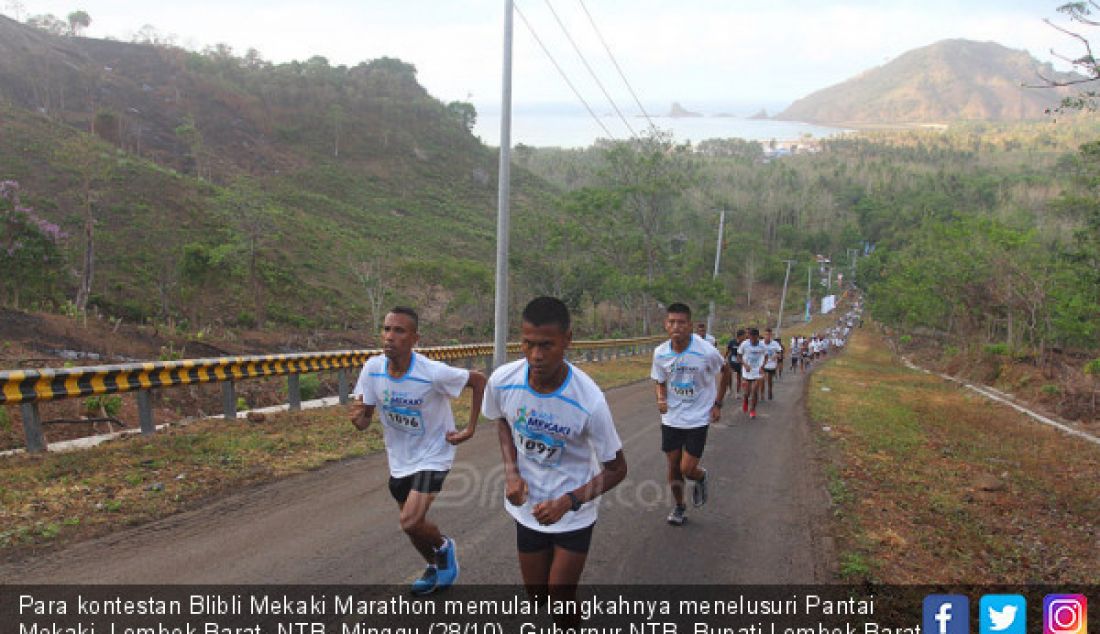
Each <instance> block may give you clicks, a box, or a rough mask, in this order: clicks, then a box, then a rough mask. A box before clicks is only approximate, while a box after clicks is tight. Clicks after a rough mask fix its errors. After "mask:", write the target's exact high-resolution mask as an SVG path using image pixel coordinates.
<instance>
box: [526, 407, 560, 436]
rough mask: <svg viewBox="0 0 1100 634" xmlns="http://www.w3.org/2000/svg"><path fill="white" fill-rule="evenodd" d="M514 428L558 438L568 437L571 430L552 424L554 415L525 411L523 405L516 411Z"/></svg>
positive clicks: (532, 410)
mask: <svg viewBox="0 0 1100 634" xmlns="http://www.w3.org/2000/svg"><path fill="white" fill-rule="evenodd" d="M515 424H516V426H517V427H521V428H523V429H526V430H529V431H531V432H547V433H551V434H557V435H559V436H568V435H570V434H572V433H573V430H572V429H571V428H570V427H568V426H566V425H560V424H558V423H555V422H554V415H553V414H551V413H550V412H540V411H538V410H535V409H530V410H529V409H527V406H526V405H524V406H522V407H520V408H518V409H517V410H516V423H515Z"/></svg>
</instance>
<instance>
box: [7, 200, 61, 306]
mask: <svg viewBox="0 0 1100 634" xmlns="http://www.w3.org/2000/svg"><path fill="white" fill-rule="evenodd" d="M67 237H68V235H67V234H66V233H65V232H64V231H62V229H61V227H60V226H58V225H56V224H54V223H52V222H50V221H49V220H46V219H45V218H43V217H41V216H39V215H38V214H37V213H35V211H34V209H32V208H31V207H29V206H27V205H24V204H23V203H22V201H21V199H20V188H19V183H18V182H17V181H14V180H0V270H2V271H4V275H3V276H0V290H2V294H0V301H2V302H4V303H5V304H8V305H13V306H16V307H18V305H19V303H20V300H25V301H30V302H33V303H36V304H43V303H51V302H53V301H54V300H55V299H56V298H55V297H54V293H55V288H54V287H55V286H56V281H57V278H58V277H59V273H60V271H61V268H62V261H63V258H62V253H61V242H62V241H63V240H64V239H65V238H67Z"/></svg>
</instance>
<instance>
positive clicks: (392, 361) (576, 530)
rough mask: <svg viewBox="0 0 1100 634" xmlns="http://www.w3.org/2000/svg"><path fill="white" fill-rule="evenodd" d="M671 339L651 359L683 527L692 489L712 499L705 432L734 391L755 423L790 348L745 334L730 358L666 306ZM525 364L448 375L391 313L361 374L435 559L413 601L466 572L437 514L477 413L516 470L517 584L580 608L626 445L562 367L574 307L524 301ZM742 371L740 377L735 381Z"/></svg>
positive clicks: (767, 336) (606, 412) (360, 416)
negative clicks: (457, 407) (466, 395)
mask: <svg viewBox="0 0 1100 634" xmlns="http://www.w3.org/2000/svg"><path fill="white" fill-rule="evenodd" d="M664 326H665V331H666V332H667V334H668V336H669V338H668V340H667V341H665V342H664V343H662V344H661V345H659V346H657V348H656V349H655V350H654V351H653V360H652V364H651V370H650V377H651V378H652V379H653V381H654V385H655V393H656V410H657V412H658V413H659V415H660V419H661V450H662V451H663V452H664V453H665V456H666V462H667V480H668V485H669V489H670V492H671V494H672V498H673V500H674V505H673V508H672V511H671V512H670V513H669V515H668V518H667V521H668V523H669V524H672V525H674V526H681V525H683V524H684V522H685V521H686V511H687V505H686V504H685V487H686V483H687V481H688V480H690V481H691V482H692V485H693V486H692V490H691V501H692V505H693V506H695V507H701V506H703V505H704V504H706V502H707V498H708V482H709V480H708V476H707V470H706V469H705V468H703V466H702V465H701V460H702V457H703V451H704V448H705V445H706V439H707V431H708V428H709V426H710V424H711V423H713V422H716V421H717V420H718V419H719V418H720V416H721V412H722V404H723V400H724V399H725V396H726V394H727V392H728V391H729V390H730V388H731V386H733V385H735V386H736V387H735V391H736V392H739V393H741V394H742V395H743V396H742V398H743V402H742V409H743V411H745V412H747V413H748V414H749V416H750V417H751V418H755V417H756V406H757V401H758V400H760V399H762V398H763V390H764V388H765V386H766V388H767V398H768V399H769V400H770V399H771V398H772V380H773V377H774V376H775V374H776V373H781V372H782V359H783V353H784V350H783V346H782V345H781V344H780V343H779V342H778V341H777V340H775V339H773V338H772V331H771V329H770V328H769V329H765V331H764V336H763V339H761V337H760V332H759V331H758V330H757V329H755V328H753V329H749V330H748V331H747V332H745V331H739V332H738V335H737V337H735V340H734V341H735V342H736V346H735V345H734V342H731V344H730V348H729V349H730V350H731V351H733V350H736V354H733V353H732V352H731V354H730V356H729V357H728V358H724V357H723V355H722V354H721V353H720V352H719V351H718V348H717V347H715V345H714V343H713V337H711V338H710V339H708V338H706V337H707V333H706V327H705V325H704V326H703V328H702V332H701V333H700V335H701V336H700V335H696V334H693V332H692V330H693V322H692V318H691V309H690V308H689V307H688V306H687V305H685V304H682V303H674V304H671V305H670V306H668V308H667V315H666V319H665V323H664ZM520 332H521V349H522V354H523V357H522V358H521V359H519V360H517V361H513V362H510V363H506V364H504V365H502V366H500V367H498V368H497V369H496V370H495V371H494V372H493V373H492V375H491V376H490V377H488V378H486V377H485V375H483V374H482V373H480V372H478V371H476V370H465V369H459V368H454V367H451V366H449V365H447V364H445V363H442V362H439V361H434V360H431V359H428V358H427V357H424V356H422V355H420V354H418V353H416V352H415V351H414V348H415V346H416V344H417V343H418V341H419V338H420V336H419V318H418V316H417V314H416V312H415V311H414V310H413V309H411V308H407V307H396V308H393V309H392V310H390V311H389V313H387V314H386V316H385V319H384V321H383V327H382V352H383V354H382V355H380V356H376V357H372V358H371V359H369V360H368V361H367V363H366V364H365V365H364V367H363V370H362V372H361V373H360V376H359V379H358V381H357V383H356V387H355V390H354V396H355V397H356V403H355V405H354V410H353V417H352V423H353V424H354V425H355V427H356V428H358V429H360V430H366V429H367V428H368V427H369V426H370V424H371V422H372V419H373V418H374V414H375V412H376V411H377V412H378V418H379V421H380V423H381V427H382V435H383V439H384V441H385V447H386V455H387V459H388V461H389V468H390V480H389V490H390V493H391V495H392V496H393V498H394V500H395V502H396V503H397V506H398V509H399V520H400V526H401V529H402V531H404V532H405V534H406V535H407V536H408V538H409V540H410V541H411V542H412V545H413V547H414V548H415V549H416V550H417V552H418V553H419V554H420V555H421V556H422V557H423V559H424V560H425V564H426V565H425V568H424V571H423V572H422V574H421V575H420V577H419V578H417V579H416V580H415V581H414V582H413V584H412V592H413V593H414V594H416V595H425V594H429V593H432V592H435V591H438V590H441V589H444V588H446V587H448V586H450V585H452V584H453V583H454V582H455V580H456V579H457V578H458V575H459V562H458V556H457V545H456V543H455V540H454V538H453V537H452V536H447V535H444V534H443V533H442V532H441V531H440V529H439V527H438V526H437V525H436V524H434V523H433V522H431V521H430V520H429V519H428V518H427V514H428V511H429V509H430V507H431V505H432V502H433V501H434V500H435V497H436V495H437V494H438V493H439V492H440V491H441V490H442V488H443V483H444V481H445V479H446V477H447V474H448V472H449V470H450V468H451V465H452V463H453V462H454V457H455V446H456V445H459V444H461V443H463V442H465V441H467V440H469V439H470V438H471V437H472V436H473V435H474V433H475V430H476V428H477V422H478V416H479V414H481V415H484V416H485V417H486V418H488V419H489V420H491V421H493V422H494V423H495V425H496V429H497V438H498V441H499V444H500V449H501V456H502V461H503V464H504V472H505V487H504V491H503V494H504V497H505V500H506V502H507V503H506V504H505V508H506V510H507V512H508V514H509V515H510V516H511V517H512V519H513V520H514V523H515V531H516V550H517V557H518V560H519V567H520V574H521V576H522V578H523V583H524V585H525V587H526V588H527V591H528V593H529V594H531V595H532V596H542V595H545V594H547V593H549V594H551V595H553V596H555V597H557V598H570V597H571V596H572V594H573V593H575V589H576V585H577V583H578V582H579V580H580V576H581V573H582V572H583V569H584V565H585V561H586V559H587V554H588V549H589V545H590V543H591V540H592V532H593V528H594V526H595V523H596V519H597V514H598V504H599V497H600V496H601V495H602V494H604V493H606V492H607V491H609V490H611V489H612V488H614V487H615V486H616V485H618V484H619V483H620V482H622V480H623V479H624V478H625V477H626V473H627V465H626V458H625V456H624V455H623V445H622V441H621V439H620V438H619V435H618V432H617V431H616V429H615V424H614V422H613V420H612V417H611V411H610V409H609V408H608V405H607V401H606V399H605V398H604V395H603V392H602V391H601V390H600V388H599V386H598V385H597V384H596V383H595V381H593V380H592V379H591V378H590V377H589V376H588V375H587V374H585V373H584V372H583V371H582V370H580V369H579V368H577V367H576V366H574V365H573V364H571V363H569V362H568V361H567V360H566V359H565V353H566V350H567V349H568V348H569V346H570V344H571V342H572V336H573V335H572V329H571V322H570V315H569V310H568V308H567V307H566V305H565V304H564V303H563V302H562V301H561V300H559V299H556V298H553V297H539V298H536V299H534V300H532V301H531V302H529V303H528V304H527V306H526V307H525V308H524V310H523V316H522V323H521V328H520ZM735 370H736V371H737V374H736V377H737V378H736V379H735V378H734V376H735V375H734V371H735ZM467 388H469V389H470V390H471V392H472V400H471V408H470V416H469V421H468V424H467V426H466V427H465V428H464V429H463V430H461V431H458V430H457V429H456V428H455V423H454V416H453V413H452V411H451V406H450V402H449V401H450V400H451V399H454V398H457V397H458V396H459V394H461V393H462V391H463V390H465V389H467Z"/></svg>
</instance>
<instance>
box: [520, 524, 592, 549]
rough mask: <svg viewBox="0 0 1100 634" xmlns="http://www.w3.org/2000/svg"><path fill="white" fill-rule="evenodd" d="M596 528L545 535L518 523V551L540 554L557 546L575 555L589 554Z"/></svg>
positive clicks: (590, 526)
mask: <svg viewBox="0 0 1100 634" xmlns="http://www.w3.org/2000/svg"><path fill="white" fill-rule="evenodd" d="M595 527H596V524H595V523H592V524H589V525H588V526H586V527H585V528H578V529H577V530H575V531H566V532H564V533H544V532H542V531H537V530H535V529H533V528H527V527H526V526H524V525H523V524H520V523H519V522H516V550H518V551H519V552H521V553H539V552H542V551H545V550H550V549H552V548H554V547H555V546H556V547H558V548H564V549H565V550H571V551H573V552H575V553H587V552H588V547H589V545H591V544H592V529H593V528H595Z"/></svg>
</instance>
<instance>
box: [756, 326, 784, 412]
mask: <svg viewBox="0 0 1100 634" xmlns="http://www.w3.org/2000/svg"><path fill="white" fill-rule="evenodd" d="M782 354H783V346H782V345H780V343H779V342H778V341H776V340H775V339H772V329H771V328H765V329H764V382H765V383H766V384H767V386H768V400H769V401H770V400H772V383H773V382H774V381H775V373H776V371H777V370H778V369H779V364H780V363H782V361H783V358H782V356H781V355H782ZM761 391H762V390H761ZM761 396H763V394H761Z"/></svg>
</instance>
